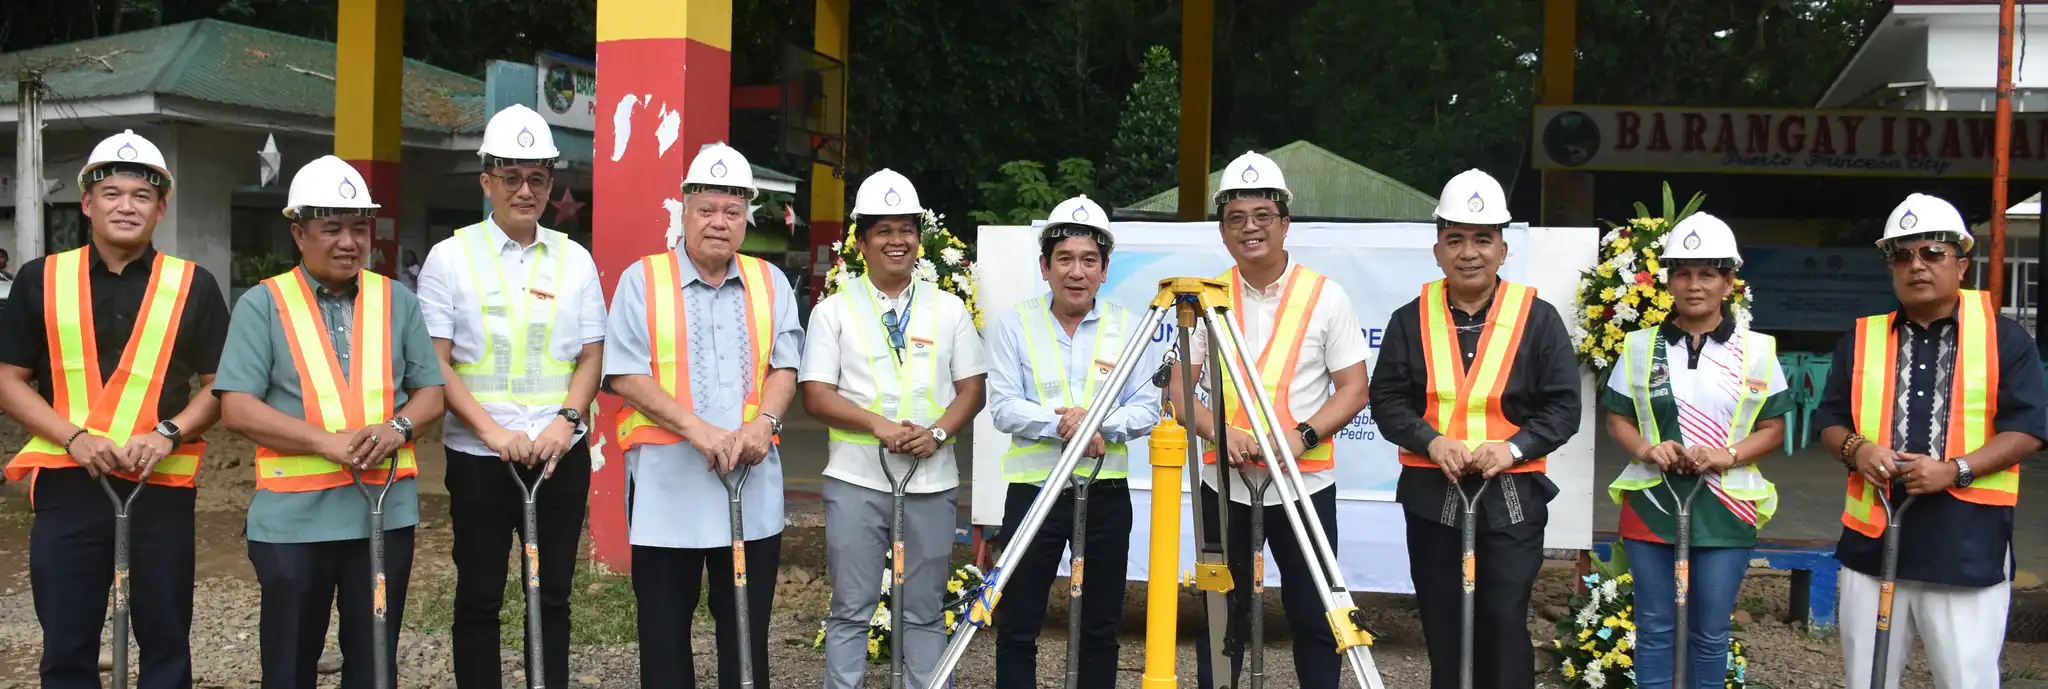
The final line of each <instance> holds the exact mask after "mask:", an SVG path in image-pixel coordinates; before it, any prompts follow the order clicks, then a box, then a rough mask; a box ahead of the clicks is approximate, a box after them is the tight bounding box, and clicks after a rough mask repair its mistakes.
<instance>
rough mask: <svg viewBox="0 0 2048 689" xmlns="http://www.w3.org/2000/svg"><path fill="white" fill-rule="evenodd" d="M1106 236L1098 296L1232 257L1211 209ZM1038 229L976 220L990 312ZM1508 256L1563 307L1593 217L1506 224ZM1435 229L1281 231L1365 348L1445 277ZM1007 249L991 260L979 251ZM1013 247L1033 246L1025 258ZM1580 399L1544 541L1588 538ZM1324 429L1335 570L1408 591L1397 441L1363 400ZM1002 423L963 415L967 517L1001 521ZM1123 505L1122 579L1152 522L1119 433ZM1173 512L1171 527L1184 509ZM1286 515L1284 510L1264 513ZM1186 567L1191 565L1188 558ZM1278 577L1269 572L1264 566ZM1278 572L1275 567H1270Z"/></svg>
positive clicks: (1141, 468) (1140, 448)
mask: <svg viewBox="0 0 2048 689" xmlns="http://www.w3.org/2000/svg"><path fill="white" fill-rule="evenodd" d="M1112 231H1113V233H1114V234H1115V235H1116V242H1117V244H1116V250H1115V252H1114V253H1113V254H1112V255H1111V260H1110V262H1109V271H1108V272H1109V275H1108V281H1107V283H1106V284H1105V285H1104V286H1103V290H1102V296H1103V298H1105V299H1109V300H1111V301H1114V302H1116V303H1119V304H1122V305H1124V306H1126V307H1128V308H1131V309H1132V310H1133V311H1134V312H1142V310H1143V309H1144V307H1145V305H1146V304H1148V303H1149V302H1151V300H1152V299H1153V297H1154V296H1156V294H1157V291H1158V283H1159V281H1160V280H1162V279H1165V278H1169V277H1186V276H1199V277H1213V276H1216V275H1219V274H1221V273H1222V272H1223V271H1225V270H1227V269H1229V267H1230V265H1231V260H1230V256H1229V254H1228V253H1227V252H1226V251H1225V250H1224V248H1223V245H1222V244H1221V243H1220V242H1219V241H1218V240H1217V235H1216V232H1217V229H1216V226H1215V224H1214V223H1157V222H1134V223H1116V224H1115V225H1113V226H1112ZM1037 238H1038V231H1037V230H1035V229H1033V228H1028V227H983V228H981V230H980V239H979V243H978V244H977V251H978V254H979V255H980V256H981V257H982V258H983V260H982V262H981V263H979V264H977V269H978V270H979V271H980V276H979V277H980V288H981V289H980V293H979V298H980V302H981V306H982V307H983V308H984V309H986V310H987V311H988V312H989V313H990V314H995V313H1000V312H1001V311H1002V310H1004V309H1008V308H1011V307H1012V306H1013V305H1014V304H1016V303H1017V302H1018V301H1022V300H1024V299H1027V298H1031V297H1035V296H1038V295H1040V294H1043V293H1044V292H1045V283H1044V281H1043V280H1042V279H1041V278H1040V276H1039V272H1038V262H1037V260H1036V256H1037V255H1038V251H1039V248H1038V243H1037ZM1506 240H1507V243H1508V248H1509V255H1508V260H1507V264H1506V265H1505V266H1504V267H1503V268H1502V269H1501V276H1502V277H1504V278H1507V279H1509V280H1513V281H1517V282H1523V283H1527V284H1530V285H1532V286H1535V287H1536V288H1537V289H1538V292H1539V295H1540V296H1541V297H1542V298H1544V299H1545V300H1546V301H1549V302H1551V303H1552V304H1553V305H1554V306H1556V307H1557V308H1558V309H1559V310H1560V312H1567V311H1566V310H1567V309H1569V307H1570V303H1571V299H1572V295H1573V293H1574V292H1575V290H1576V287H1577V280H1578V271H1580V270H1582V269H1587V268H1591V267H1592V264H1593V261H1594V257H1595V249H1596V243H1597V241H1598V235H1597V233H1596V232H1595V231H1594V230H1592V229H1531V228H1526V227H1521V226H1517V227H1512V228H1509V229H1508V231H1507V234H1506ZM1435 241H1436V233H1435V230H1434V228H1433V227H1432V226H1430V225H1428V224H1422V223H1386V224H1339V223H1295V224H1294V225H1293V229H1292V230H1291V231H1290V232H1289V234H1288V238H1287V248H1288V250H1289V253H1290V255H1291V256H1292V257H1293V259H1294V260H1295V261H1296V262H1298V263H1300V264H1302V265H1305V266H1308V267H1310V268H1313V269H1315V270H1317V271H1318V272H1321V273H1323V274H1324V275H1326V276H1329V277H1330V279H1332V280H1333V281H1335V282H1336V283H1337V284H1338V285H1341V286H1342V287H1343V288H1344V291H1345V292H1346V293H1347V294H1348V295H1349V296H1350V297H1351V301H1352V303H1353V306H1354V307H1355V308H1356V309H1357V311H1358V320H1359V324H1360V325H1361V327H1362V328H1363V329H1364V331H1365V337H1366V343H1367V345H1369V346H1370V347H1371V348H1372V351H1373V354H1374V356H1373V357H1372V358H1371V359H1369V360H1368V364H1367V365H1368V367H1371V366H1372V365H1373V364H1374V363H1376V362H1377V353H1378V350H1379V345H1380V334H1381V332H1382V331H1383V330H1384V328H1385V327H1386V324H1387V320H1388V318H1390V317H1391V315H1392V314H1393V311H1394V309H1396V308H1398V307H1400V306H1401V305H1403V304H1406V303H1407V302H1409V301H1410V300H1413V299H1415V297H1416V295H1417V294H1419V293H1420V292H1421V288H1422V285H1423V284H1424V283H1426V282H1428V281H1431V280H1435V279H1439V278H1441V277H1443V273H1442V271H1441V270H1439V269H1438V268H1437V267H1436V262H1435V257H1434V255H1433V254H1432V253H1431V247H1432V246H1433V245H1434V243H1435ZM994 256H1004V257H1013V260H1000V261H999V260H989V257H994ZM1024 257H1031V258H1029V259H1026V258H1024ZM1171 333H1172V326H1171V324H1170V323H1168V324H1166V325H1164V326H1163V327H1162V328H1160V329H1159V330H1158V331H1157V332H1155V333H1153V347H1152V349H1151V350H1150V351H1148V352H1147V353H1146V354H1145V356H1144V358H1143V360H1142V362H1141V363H1140V365H1139V366H1138V368H1137V370H1135V371H1134V372H1133V374H1132V375H1138V376H1147V377H1149V376H1151V375H1152V374H1153V373H1154V372H1155V371H1156V370H1157V369H1158V365H1159V361H1160V359H1161V356H1162V355H1163V354H1164V352H1165V349H1166V346H1167V345H1166V342H1167V340H1168V338H1169V337H1170V336H1171ZM1586 390H1587V397H1586V399H1587V400H1588V402H1587V404H1586V407H1585V409H1584V411H1583V412H1582V422H1581V431H1580V433H1579V435H1577V436H1575V437H1574V438H1573V439H1572V442H1570V443H1568V444H1567V445H1566V446H1565V447H1564V448H1562V449H1560V450H1559V451H1558V452H1556V453H1553V454H1552V455H1550V477H1551V479H1552V480H1553V481H1555V482H1556V483H1557V484H1558V487H1559V488H1560V489H1561V491H1562V492H1561V493H1560V494H1559V495H1558V496H1557V498H1556V499H1554V500H1552V501H1551V503H1550V508H1551V515H1550V524H1549V529H1548V531H1547V532H1546V534H1545V538H1544V541H1545V546H1546V547H1550V548H1581V549H1582V548H1587V547H1590V546H1591V542H1592V502H1591V501H1592V498H1593V483H1592V465H1593V444H1592V437H1591V436H1590V435H1588V433H1590V432H1593V431H1594V430H1596V429H1595V428H1594V425H1593V424H1592V422H1591V420H1592V418H1593V409H1592V403H1591V401H1590V400H1591V399H1592V397H1591V390H1592V382H1591V377H1590V375H1589V376H1588V377H1587V381H1586ZM1369 411H1370V410H1368V413H1369ZM1332 441H1333V442H1335V443H1336V453H1337V457H1338V461H1337V472H1338V473H1337V489H1338V492H1337V497H1338V521H1339V524H1340V525H1341V526H1340V527H1339V535H1338V536H1337V541H1338V550H1339V552H1340V553H1341V555H1340V557H1341V559H1342V560H1343V564H1344V570H1345V576H1346V579H1347V580H1349V582H1350V583H1351V584H1352V586H1353V588H1354V589H1357V590H1372V591H1388V592H1408V591H1412V590H1413V588H1412V586H1411V585H1410V583H1409V581H1408V573H1407V558H1406V557H1405V552H1406V543H1405V541H1404V540H1403V534H1404V533H1405V530H1404V528H1403V527H1402V526H1401V524H1402V516H1401V513H1400V508H1399V506H1397V505H1395V504H1394V503H1393V502H1392V500H1393V499H1394V487H1395V484H1396V481H1397V480H1398V478H1399V476H1400V465H1399V463H1398V461H1397V460H1396V459H1395V448H1394V446H1393V445H1392V444H1390V443H1388V442H1387V441H1386V440H1384V439H1382V438H1381V437H1380V436H1379V429H1378V428H1377V427H1376V426H1374V425H1373V423H1372V420H1371V418H1370V417H1369V416H1368V415H1367V414H1361V415H1360V416H1359V417H1358V418H1357V419H1354V420H1353V421H1352V423H1351V424H1350V425H1349V426H1347V427H1346V428H1345V429H1344V430H1343V431H1341V432H1339V433H1336V434H1333V438H1332ZM1009 442H1010V441H1009V437H1008V436H1006V435H1004V434H1002V433H999V432H997V431H996V430H995V426H994V422H993V421H992V420H991V419H990V417H989V415H988V414H987V413H986V412H984V413H983V414H981V415H980V417H979V418H977V419H976V421H975V436H974V453H975V454H974V456H975V458H976V460H977V461H975V462H974V482H973V496H972V505H973V513H972V519H973V521H974V523H976V524H984V525H994V524H1000V523H1001V522H1002V517H1003V505H1004V493H1005V491H1006V490H1007V489H1008V486H1007V484H1006V483H1005V482H1004V481H1003V477H1002V466H1001V461H1000V459H999V458H1000V457H1002V455H1003V452H1004V451H1005V450H1006V449H1007V448H1008V446H1009ZM1130 455H1131V456H1130V460H1131V464H1130V466H1131V468H1132V471H1131V479H1130V481H1131V487H1132V489H1133V498H1132V499H1133V503H1134V504H1133V509H1134V514H1135V515H1137V519H1136V520H1135V522H1136V523H1135V524H1134V527H1135V528H1134V529H1133V534H1132V539H1133V540H1132V543H1133V544H1136V547H1134V548H1133V550H1132V554H1131V562H1130V567H1129V570H1128V571H1129V573H1130V577H1131V578H1132V579H1142V578H1144V576H1145V568H1146V562H1145V559H1146V555H1145V552H1144V548H1143V546H1142V544H1143V543H1145V542H1146V540H1145V539H1146V538H1147V534H1149V533H1150V523H1149V517H1148V515H1149V510H1150V502H1151V499H1150V489H1151V488H1152V485H1151V482H1152V479H1151V475H1150V471H1149V470H1147V469H1146V467H1147V466H1148V465H1149V463H1150V460H1149V456H1150V453H1149V448H1148V447H1147V446H1146V444H1145V443H1143V442H1134V443H1132V444H1131V446H1130ZM1182 500H1183V504H1185V501H1186V496H1185V495H1183V496H1182ZM1183 512H1184V515H1183V518H1182V528H1183V530H1186V529H1188V528H1189V526H1188V525H1189V524H1190V522H1189V521H1188V519H1187V517H1186V516H1185V509H1184V510H1183ZM1268 528H1269V529H1275V528H1277V529H1284V528H1287V527H1286V525H1285V524H1270V525H1268ZM1192 547H1193V546H1192V543H1191V542H1189V541H1188V539H1183V543H1182V548H1183V550H1184V551H1185V552H1184V553H1183V556H1182V558H1181V562H1182V563H1183V566H1184V567H1192V562H1193V559H1192ZM1189 571H1192V570H1191V569H1190V570H1189ZM1273 576H1274V577H1277V574H1274V575H1273ZM1275 581H1277V578H1276V579H1275Z"/></svg>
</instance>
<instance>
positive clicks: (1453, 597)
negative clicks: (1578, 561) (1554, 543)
mask: <svg viewBox="0 0 2048 689" xmlns="http://www.w3.org/2000/svg"><path fill="white" fill-rule="evenodd" d="M1478 516H1479V523H1480V525H1481V527H1480V531H1479V539H1478V544H1477V545H1478V547H1477V555H1476V557H1477V558H1478V566H1479V578H1478V582H1477V586H1478V588H1477V591H1476V593H1475V599H1474V601H1473V606H1472V607H1473V613H1472V626H1473V632H1472V686H1473V687H1474V689H1528V687H1532V686H1535V685H1536V676H1535V673H1536V670H1535V667H1534V666H1535V662H1536V656H1535V651H1533V650H1531V649H1530V647H1529V590H1530V587H1531V586H1534V585H1535V583H1536V573H1537V571H1538V570H1540V569H1542V567H1543V526H1544V523H1545V522H1546V521H1548V519H1547V516H1546V518H1545V519H1530V520H1526V521H1523V522H1522V523H1520V524H1512V525H1509V526H1507V527H1505V528H1501V529H1493V530H1489V529H1487V528H1486V527H1485V526H1484V525H1485V524H1486V506H1485V505H1483V504H1482V505H1481V506H1480V511H1479V515H1478ZM1407 518H1408V574H1409V576H1410V577H1412V578H1414V580H1415V602H1416V604H1417V606H1418V607H1420V608H1421V609H1422V637H1423V640H1424V642H1426V643H1427V644H1428V646H1429V685H1430V687H1431V688H1432V689H1456V688H1457V686H1458V663H1459V653H1460V651H1459V640H1460V635H1461V634H1462V632H1463V629H1464V622H1463V608H1464V600H1465V599H1464V595H1465V591H1464V573H1463V570H1464V557H1465V543H1464V536H1463V532H1462V531H1460V530H1459V529H1457V528H1453V527H1449V526H1444V525H1443V524H1441V523H1438V522H1437V521H1435V520H1432V519H1423V518H1419V517H1417V516H1415V515H1414V514H1408V515H1407Z"/></svg>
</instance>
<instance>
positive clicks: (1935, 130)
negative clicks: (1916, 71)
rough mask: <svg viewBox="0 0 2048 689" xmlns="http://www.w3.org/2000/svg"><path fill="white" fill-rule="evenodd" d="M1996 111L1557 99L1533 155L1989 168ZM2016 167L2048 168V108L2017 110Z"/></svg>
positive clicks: (1776, 167)
mask: <svg viewBox="0 0 2048 689" xmlns="http://www.w3.org/2000/svg"><path fill="white" fill-rule="evenodd" d="M1992 125H1993V122H1992V119H1991V113H1988V112H1927V111H1902V110H1871V111H1859V110H1776V109H1767V108H1688V107H1679V106H1643V107H1638V106H1627V105H1559V106H1542V107H1538V108H1536V117H1535V122H1534V125H1533V126H1534V137H1533V138H1532V139H1531V141H1532V142H1533V144H1534V147H1535V151H1534V156H1535V157H1534V164H1535V166H1536V167H1539V168H1545V169H1571V170H1618V171H1639V172H1729V173H1744V174H1787V175H1851V176H1864V177H1990V176H1991V157H1992V145H1993V141H1994V139H1993V137H1992V133H1993V128H1992ZM2012 176H2013V177H2018V178H2040V177H2048V116H2043V115H2039V114H2027V113H2015V114H2014V115H2013V118H2012Z"/></svg>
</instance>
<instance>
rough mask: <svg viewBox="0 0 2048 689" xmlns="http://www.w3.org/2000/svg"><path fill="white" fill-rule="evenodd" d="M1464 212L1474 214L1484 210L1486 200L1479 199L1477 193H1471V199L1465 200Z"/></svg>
mask: <svg viewBox="0 0 2048 689" xmlns="http://www.w3.org/2000/svg"><path fill="white" fill-rule="evenodd" d="M1465 210H1468V211H1472V212H1474V213H1477V212H1480V211H1483V210H1486V200H1485V199H1482V198H1479V192H1476V191H1475V192H1472V198H1469V199H1466V200H1465Z"/></svg>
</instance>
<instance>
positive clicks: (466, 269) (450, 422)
mask: <svg viewBox="0 0 2048 689" xmlns="http://www.w3.org/2000/svg"><path fill="white" fill-rule="evenodd" d="M484 228H485V230H486V231H487V232H489V233H490V246H493V247H496V248H497V262H498V268H499V269H500V270H502V271H504V272H503V275H504V279H505V281H506V282H507V283H509V284H512V285H519V286H522V287H531V288H533V289H538V290H542V291H547V290H548V287H547V286H546V285H542V284H532V285H529V284H528V277H529V275H532V274H533V271H534V269H535V268H536V267H540V270H541V271H542V272H541V273H540V274H539V276H538V279H540V280H542V281H543V282H551V283H552V284H553V287H554V289H553V294H554V299H552V300H551V301H552V303H553V304H554V314H553V315H554V331H553V333H552V334H551V335H550V337H549V338H548V345H547V347H548V354H549V355H551V356H553V357H555V358H556V359H558V360H561V361H575V360H576V356H577V355H578V354H581V353H582V352H583V346H584V345H587V344H590V343H592V342H603V341H604V328H605V310H604V289H603V288H602V287H601V286H599V285H598V281H597V263H596V262H595V261H593V260H591V258H590V251H589V250H588V249H584V248H583V246H582V245H580V244H577V243H576V242H574V241H571V240H570V239H569V238H568V237H567V236H566V235H563V234H562V233H559V232H554V231H551V230H547V229H546V228H539V229H540V231H538V232H537V233H536V234H537V239H536V240H535V241H534V242H533V245H532V246H525V247H522V246H520V245H519V243H518V242H515V241H512V238H511V237H508V236H506V235H505V231H504V230H502V229H500V228H499V227H498V224H497V223H496V222H493V221H492V220H490V219H488V218H486V219H485V220H484ZM467 251H468V247H465V246H463V243H462V238H461V237H460V236H457V237H450V238H448V239H444V240H441V242H440V243H438V244H435V245H434V249H433V250H432V251H429V252H427V262H426V264H425V265H424V266H422V267H421V268H420V277H419V285H420V286H419V297H420V315H421V316H422V318H423V319H424V320H425V321H426V324H427V335H428V336H430V337H433V338H435V339H439V340H448V341H449V342H450V343H452V344H453V345H454V346H453V347H452V348H451V350H450V352H449V355H450V357H449V358H450V359H451V360H452V361H454V362H455V363H458V364H466V363H475V362H476V361H477V360H479V359H481V358H483V355H484V347H485V345H484V342H485V338H484V317H483V306H482V304H481V303H480V302H479V301H478V299H479V290H480V289H481V287H480V285H482V284H483V283H482V282H481V281H480V280H479V278H478V277H477V276H475V275H472V274H471V273H472V272H474V271H473V270H471V266H470V258H469V254H468V253H467ZM560 255H566V260H565V261H562V262H561V263H559V264H558V263H557V256H560ZM542 264H546V265H545V266H542ZM556 265H561V266H562V267H561V274H560V275H555V276H553V279H552V280H549V276H548V273H550V272H553V271H554V270H555V266H556ZM491 279H492V280H493V281H495V280H496V279H497V277H496V276H492V278H491ZM547 315H548V314H546V313H545V312H539V311H536V312H532V313H528V314H527V319H528V321H529V322H531V323H533V324H534V325H533V326H530V327H546V326H545V324H546V322H547ZM499 334H500V335H502V336H504V337H505V339H506V340H508V341H509V340H510V339H511V338H510V334H509V333H499ZM483 408H484V411H485V412H486V413H488V414H490V415H491V420H493V421H496V422H498V425H499V426H503V427H504V428H505V429H507V430H513V431H522V432H526V433H528V434H530V435H535V436H537V435H539V433H540V431H541V430H542V429H545V428H547V426H548V424H549V423H552V422H553V421H554V420H555V412H557V411H558V410H560V409H561V407H560V406H558V405H548V406H539V407H528V406H524V405H521V404H518V403H515V402H509V401H507V402H484V403H483ZM579 411H582V410H579ZM584 413H586V414H587V413H588V412H584ZM445 423H446V424H447V425H446V426H445V427H444V431H443V442H445V443H446V444H447V446H448V448H449V449H452V450H455V451H457V452H462V453H466V454H472V455H483V456H487V457H495V456H497V454H498V453H496V452H492V451H491V449H490V448H489V447H486V446H484V442H483V440H481V439H479V438H478V437H477V435H476V429H473V428H470V427H469V424H466V423H463V422H462V418H461V417H458V416H456V415H455V413H454V412H453V411H450V412H448V414H447V417H446V420H445ZM579 437H580V436H579Z"/></svg>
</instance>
